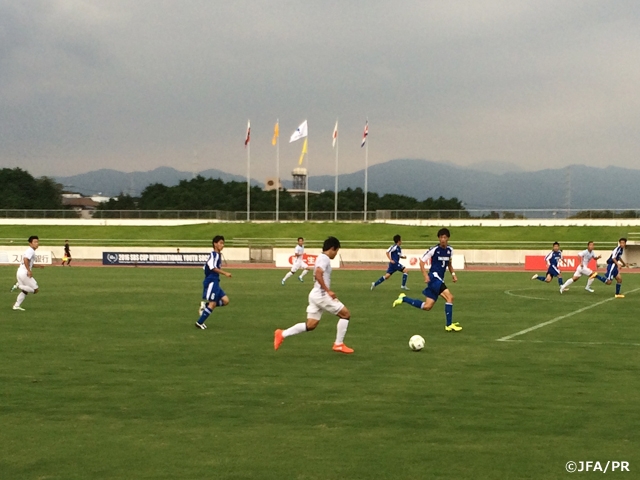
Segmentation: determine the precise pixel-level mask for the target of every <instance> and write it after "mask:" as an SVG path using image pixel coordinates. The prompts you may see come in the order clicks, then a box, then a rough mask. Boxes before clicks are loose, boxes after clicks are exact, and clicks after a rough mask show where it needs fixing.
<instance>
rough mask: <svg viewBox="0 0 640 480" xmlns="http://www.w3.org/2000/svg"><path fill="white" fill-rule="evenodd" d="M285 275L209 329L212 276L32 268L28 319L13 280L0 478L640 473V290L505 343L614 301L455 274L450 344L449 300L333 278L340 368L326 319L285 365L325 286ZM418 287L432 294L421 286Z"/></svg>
mask: <svg viewBox="0 0 640 480" xmlns="http://www.w3.org/2000/svg"><path fill="white" fill-rule="evenodd" d="M283 273H284V272H283V271H275V270H261V271H251V270H236V271H233V278H231V279H224V280H223V285H222V286H223V288H224V289H225V290H226V292H227V294H228V295H229V297H230V298H231V303H230V305H229V306H228V307H226V308H224V309H220V310H217V311H215V312H214V313H213V315H212V317H211V318H210V320H209V321H208V324H209V329H208V330H206V331H200V330H196V329H195V328H194V327H193V323H194V321H195V319H196V316H197V315H196V309H197V306H198V302H199V300H200V288H201V283H200V282H201V271H200V270H199V269H142V268H139V269H135V268H113V269H109V268H96V269H92V268H68V269H63V268H48V269H44V270H37V271H36V274H37V275H36V278H37V279H38V281H39V284H40V287H41V290H42V291H41V292H40V293H39V294H38V295H36V296H33V295H30V296H29V297H28V298H27V299H26V301H25V302H24V307H25V308H26V309H27V311H26V312H14V311H12V310H11V309H10V305H11V304H12V302H13V300H14V295H12V294H9V293H8V287H9V286H10V285H11V283H12V282H13V278H14V274H15V270H14V269H13V268H7V267H3V268H0V280H2V282H0V283H1V284H2V285H4V286H5V287H6V288H7V290H4V291H3V292H4V293H0V297H2V298H3V299H4V300H2V305H4V306H3V307H2V308H1V310H0V419H1V423H0V445H2V448H0V478H3V479H4V478H7V479H12V480H15V479H22V478H29V479H31V478H33V479H35V478H40V479H45V478H46V479H65V480H68V479H87V478H91V479H114V478H136V479H162V478H166V479H173V478H184V479H191V478H215V479H305V480H306V479H341V480H342V479H345V478H354V479H355V478H358V479H395V478H410V479H423V478H440V479H445V478H446V479H449V478H452V479H479V478H496V479H504V478H532V479H533V478H535V479H538V478H545V479H550V478H565V477H566V476H567V475H568V474H567V473H566V472H565V464H566V462H568V461H569V460H574V461H579V460H600V461H605V462H606V461H607V460H625V461H629V462H630V465H631V470H632V471H635V470H636V469H637V468H638V465H640V463H639V462H640V454H639V453H638V448H637V445H638V442H639V441H640V433H639V432H638V428H637V425H638V424H639V423H640V412H639V410H638V401H639V400H640V393H639V392H640V375H639V374H640V362H639V360H640V355H639V353H640V347H639V346H638V343H640V341H639V340H638V338H639V337H640V323H639V322H638V316H637V312H638V311H639V310H640V291H638V292H634V293H629V295H627V298H625V299H624V300H612V301H609V302H606V303H603V304H602V305H599V306H596V307H594V308H592V309H589V310H587V311H585V312H582V313H579V314H577V315H573V316H570V317H567V318H565V319H564V320H561V321H558V322H556V323H553V324H551V325H548V326H546V327H543V328H540V329H538V330H535V331H532V332H530V333H528V334H525V335H521V336H519V337H516V338H514V340H515V339H518V340H521V341H520V342H498V341H496V339H498V338H501V337H504V336H506V335H510V334H513V333H516V332H518V331H521V330H523V329H525V328H528V327H530V326H533V325H535V324H538V323H541V322H544V321H547V320H550V319H552V318H555V317H558V316H561V315H566V314H568V313H571V312H574V311H575V310H578V309H580V308H582V307H584V306H589V305H592V304H595V303H597V302H599V301H602V300H606V299H608V298H611V295H612V293H613V287H611V286H610V287H607V286H604V285H602V284H600V283H599V282H597V283H596V285H594V288H595V289H596V293H595V294H592V295H590V294H587V292H585V291H584V290H583V287H584V280H581V281H580V282H579V283H578V284H576V285H574V286H573V288H571V290H570V291H569V292H567V293H566V294H564V295H562V296H561V295H559V294H558V292H557V287H556V286H555V284H552V285H546V284H541V283H540V282H532V281H530V280H529V275H528V274H525V273H510V274H503V273H501V274H491V273H471V272H469V273H465V272H460V274H459V277H460V281H459V282H458V283H457V284H451V285H450V287H451V289H452V291H453V292H454V294H455V295H456V300H455V320H456V321H458V322H460V323H461V325H462V326H463V327H464V330H463V331H462V332H461V333H459V334H449V333H445V332H444V331H443V325H444V312H443V305H442V304H441V302H439V303H438V304H437V305H436V307H435V308H434V310H432V311H431V312H421V311H419V310H417V309H414V308H411V307H409V306H408V305H402V306H400V307H398V308H395V309H392V308H391V306H390V304H391V301H392V300H393V299H394V298H395V296H396V295H397V293H398V290H397V287H398V282H399V278H395V277H394V278H392V279H391V280H390V281H389V282H387V283H385V284H383V285H381V286H380V287H378V289H376V290H375V291H374V292H370V291H369V288H368V285H369V282H370V281H372V280H373V279H375V278H377V276H378V273H381V272H356V271H335V272H334V279H333V286H334V289H335V291H336V292H337V293H338V294H339V297H340V299H341V300H342V301H343V302H344V303H345V304H346V305H347V306H348V307H349V308H350V310H351V312H352V321H351V325H350V328H349V332H348V334H347V339H346V340H347V341H346V343H347V344H348V345H349V346H351V347H353V348H354V349H355V350H356V353H355V354H354V355H351V356H347V355H341V354H337V353H334V352H332V351H331V344H332V342H333V340H334V338H335V324H336V321H335V319H334V318H332V317H329V316H325V317H324V318H323V320H322V322H321V324H320V326H319V327H318V329H317V330H316V331H314V332H311V333H306V334H302V335H298V336H296V337H292V338H289V339H286V340H285V342H284V344H283V345H282V347H281V349H280V350H279V351H278V352H274V351H273V347H272V338H273V337H272V336H273V330H274V329H275V328H278V327H280V328H284V327H288V326H290V325H292V324H294V323H297V322H300V321H303V320H304V317H305V307H306V301H307V294H308V291H309V287H310V285H309V282H306V283H305V284H300V283H299V282H297V280H296V279H295V278H293V279H291V280H290V281H289V282H288V283H287V285H286V286H285V287H282V286H281V285H280V278H281V277H282V275H283ZM307 278H308V277H307ZM624 280H625V283H624V289H625V290H626V291H628V292H629V291H631V290H633V289H635V288H638V287H640V276H636V275H626V276H625V278H624ZM409 285H410V286H411V287H412V290H411V291H410V292H408V293H410V294H412V295H414V296H419V284H418V281H417V275H415V274H413V273H412V274H411V275H410V277H409ZM5 287H2V288H3V289H4V288H5ZM505 290H510V291H511V293H512V294H516V295H524V296H530V297H536V298H540V299H541V300H537V299H528V298H522V297H515V296H510V295H507V294H505V293H504V291H505ZM416 333H417V334H421V335H423V336H424V337H425V338H426V340H427V346H426V348H425V349H424V350H423V351H422V352H420V353H413V352H410V351H409V349H408V346H407V341H408V339H409V337H410V336H411V335H413V334H416ZM570 342H585V343H570ZM587 342H599V343H598V344H588V343H587ZM629 344H635V345H629ZM629 478H631V477H629Z"/></svg>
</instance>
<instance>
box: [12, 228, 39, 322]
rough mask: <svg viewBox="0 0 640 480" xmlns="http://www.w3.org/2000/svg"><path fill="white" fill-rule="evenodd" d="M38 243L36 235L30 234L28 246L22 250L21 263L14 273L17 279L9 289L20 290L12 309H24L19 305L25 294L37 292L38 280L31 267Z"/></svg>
mask: <svg viewBox="0 0 640 480" xmlns="http://www.w3.org/2000/svg"><path fill="white" fill-rule="evenodd" d="M39 243H40V240H39V239H38V237H37V236H35V235H32V236H31V237H29V248H27V250H26V251H25V252H24V255H23V256H22V263H21V264H20V267H18V273H17V274H16V279H17V280H18V281H17V282H16V284H15V285H14V286H13V288H12V289H11V291H12V292H13V291H14V290H20V293H19V294H18V298H17V299H16V303H15V304H14V305H13V309H14V310H22V311H24V308H22V307H21V305H22V302H24V299H25V298H26V296H27V294H29V293H34V294H35V293H38V282H36V279H35V278H33V272H32V269H33V264H34V262H35V260H36V250H37V249H38V245H39Z"/></svg>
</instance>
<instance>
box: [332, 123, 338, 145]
mask: <svg viewBox="0 0 640 480" xmlns="http://www.w3.org/2000/svg"><path fill="white" fill-rule="evenodd" d="M337 140H338V121H337V120H336V126H335V127H333V148H336V141H337Z"/></svg>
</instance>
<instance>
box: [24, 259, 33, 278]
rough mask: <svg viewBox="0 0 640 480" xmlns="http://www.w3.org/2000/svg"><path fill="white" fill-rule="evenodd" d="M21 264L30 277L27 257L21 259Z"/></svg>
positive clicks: (31, 274)
mask: <svg viewBox="0 0 640 480" xmlns="http://www.w3.org/2000/svg"><path fill="white" fill-rule="evenodd" d="M22 263H23V264H24V268H26V269H27V276H28V277H32V276H33V273H31V267H30V266H29V259H28V258H27V257H23V258H22Z"/></svg>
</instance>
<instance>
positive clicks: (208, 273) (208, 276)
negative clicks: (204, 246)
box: [202, 251, 222, 282]
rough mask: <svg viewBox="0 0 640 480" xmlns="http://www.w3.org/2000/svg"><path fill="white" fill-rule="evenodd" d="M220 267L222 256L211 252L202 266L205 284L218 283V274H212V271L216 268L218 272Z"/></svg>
mask: <svg viewBox="0 0 640 480" xmlns="http://www.w3.org/2000/svg"><path fill="white" fill-rule="evenodd" d="M221 267H222V255H220V253H218V252H216V251H213V252H211V256H210V257H209V260H207V263H205V264H204V267H202V268H203V270H204V281H205V282H219V281H220V274H219V273H218V272H214V271H213V269H214V268H217V269H218V270H219V269H220V268H221Z"/></svg>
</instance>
